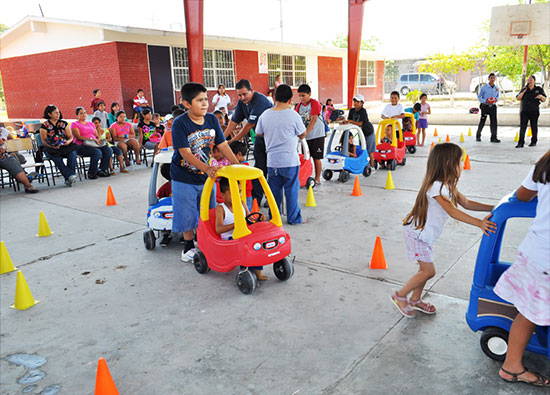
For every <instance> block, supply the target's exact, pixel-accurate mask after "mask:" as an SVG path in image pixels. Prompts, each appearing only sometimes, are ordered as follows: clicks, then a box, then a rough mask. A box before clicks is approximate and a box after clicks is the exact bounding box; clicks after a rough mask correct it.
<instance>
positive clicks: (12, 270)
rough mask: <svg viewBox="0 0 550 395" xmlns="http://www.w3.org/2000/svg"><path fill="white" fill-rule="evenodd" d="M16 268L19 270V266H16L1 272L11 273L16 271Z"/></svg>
mask: <svg viewBox="0 0 550 395" xmlns="http://www.w3.org/2000/svg"><path fill="white" fill-rule="evenodd" d="M16 270H17V268H16V267H14V268H13V269H9V270H6V271H5V272H1V273H0V274H6V273H11V272H14V271H16Z"/></svg>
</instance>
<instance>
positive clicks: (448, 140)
mask: <svg viewBox="0 0 550 395" xmlns="http://www.w3.org/2000/svg"><path fill="white" fill-rule="evenodd" d="M445 142H446V143H450V142H451V138H450V137H449V135H447V138H446V139H445Z"/></svg>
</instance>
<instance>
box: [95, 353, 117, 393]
mask: <svg viewBox="0 0 550 395" xmlns="http://www.w3.org/2000/svg"><path fill="white" fill-rule="evenodd" d="M95 395H119V394H118V390H117V389H116V385H115V382H114V381H113V378H112V377H111V373H109V368H108V367H107V362H105V358H103V357H101V358H99V361H98V362H97V375H96V376H95Z"/></svg>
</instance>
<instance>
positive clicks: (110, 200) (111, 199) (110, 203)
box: [106, 185, 116, 206]
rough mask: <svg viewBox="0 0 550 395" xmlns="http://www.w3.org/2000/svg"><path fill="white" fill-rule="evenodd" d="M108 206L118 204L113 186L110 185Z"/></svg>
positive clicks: (108, 188)
mask: <svg viewBox="0 0 550 395" xmlns="http://www.w3.org/2000/svg"><path fill="white" fill-rule="evenodd" d="M106 205H107V206H116V200H115V195H113V190H112V189H111V186H110V185H109V186H108V187H107V203H106Z"/></svg>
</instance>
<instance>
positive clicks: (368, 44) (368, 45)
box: [318, 33, 381, 51]
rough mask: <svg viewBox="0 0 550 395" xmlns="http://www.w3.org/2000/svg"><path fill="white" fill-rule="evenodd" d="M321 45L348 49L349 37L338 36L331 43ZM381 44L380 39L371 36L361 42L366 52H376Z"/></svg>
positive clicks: (344, 35) (320, 43) (321, 43)
mask: <svg viewBox="0 0 550 395" xmlns="http://www.w3.org/2000/svg"><path fill="white" fill-rule="evenodd" d="M318 44H319V45H321V46H323V47H328V46H332V47H336V48H347V47H348V36H347V35H346V34H342V33H340V34H337V35H336V37H335V38H334V39H333V40H332V41H330V42H327V41H325V42H318ZM380 44H381V42H380V40H379V39H378V37H374V36H371V37H369V38H367V39H366V40H361V49H364V50H366V51H376V48H377V47H378V46H379V45H380Z"/></svg>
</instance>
